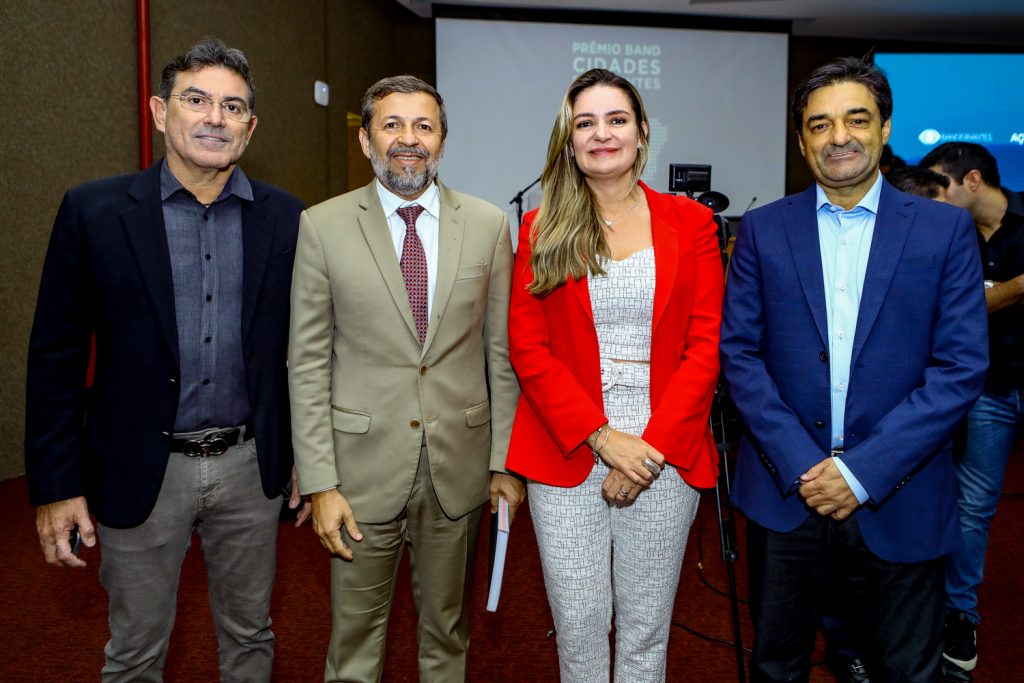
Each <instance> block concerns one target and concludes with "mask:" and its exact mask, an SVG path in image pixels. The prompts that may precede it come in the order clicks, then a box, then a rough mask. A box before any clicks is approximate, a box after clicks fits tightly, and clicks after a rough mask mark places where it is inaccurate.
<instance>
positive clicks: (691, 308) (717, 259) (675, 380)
mask: <svg viewBox="0 0 1024 683" xmlns="http://www.w3.org/2000/svg"><path fill="white" fill-rule="evenodd" d="M641 187H642V188H643V190H644V192H645V194H646V195H647V203H648V205H649V206H650V210H651V232H652V233H653V240H654V261H655V266H656V275H655V287H654V317H653V333H652V338H651V420H650V422H648V423H647V428H646V429H645V430H644V433H643V439H644V441H646V442H647V443H649V444H650V445H651V446H653V447H655V448H657V449H658V450H659V451H661V452H662V453H663V454H664V455H665V457H666V458H667V460H668V462H669V463H671V464H672V465H675V467H676V468H678V470H679V473H680V474H681V475H682V477H683V479H685V480H686V482H687V483H689V484H690V485H691V486H695V487H710V486H713V485H714V484H715V479H716V477H717V476H718V455H717V453H716V451H715V444H714V439H713V438H712V436H711V431H710V429H709V426H708V415H709V414H710V411H711V400H712V398H713V396H714V391H715V385H716V383H717V381H718V335H719V322H720V319H721V314H722V290H723V288H724V287H723V284H724V283H723V274H722V260H721V255H720V252H719V250H718V239H717V235H716V227H715V224H714V222H713V220H712V215H711V211H710V210H709V209H707V208H706V207H704V206H702V205H700V204H698V203H697V202H694V201H692V200H690V199H685V198H682V197H673V196H670V195H663V194H660V193H657V192H654V191H653V190H651V189H650V188H649V187H647V185H645V184H643V183H641ZM534 218H536V211H531V212H530V213H528V214H527V215H526V218H525V220H524V222H523V226H522V228H521V229H520V231H519V248H518V250H517V252H516V260H515V270H514V275H513V280H512V301H511V308H510V311H509V352H510V357H511V360H512V367H513V368H514V369H515V371H516V375H518V377H519V384H520V386H521V387H522V395H521V396H520V398H519V405H518V407H517V408H516V416H515V422H514V423H513V426H512V441H511V444H510V446H509V454H508V459H507V460H506V467H508V469H510V470H513V471H515V472H518V473H519V474H521V475H523V476H525V477H528V478H529V479H532V480H534V481H539V482H541V483H544V484H549V485H553V486H576V485H578V484H580V483H581V482H582V481H583V480H584V479H586V478H587V475H588V474H590V470H591V468H593V466H594V458H593V455H592V454H591V451H590V448H589V447H588V446H587V445H586V443H585V441H584V440H585V439H586V438H587V437H588V436H589V435H590V434H591V433H592V432H593V431H594V430H595V429H597V428H598V427H599V426H601V425H602V424H604V423H605V422H607V421H608V418H607V417H605V414H604V402H603V398H602V395H601V367H600V355H599V351H598V343H597V332H596V331H595V329H594V316H593V312H592V311H591V308H590V291H589V289H588V287H587V279H586V278H582V279H580V280H573V279H571V278H570V279H569V280H568V281H567V282H566V283H565V284H564V285H563V286H561V287H558V288H557V289H556V290H554V291H553V292H550V293H549V294H547V295H546V296H543V297H539V296H535V295H533V294H530V293H529V292H528V291H527V290H526V286H527V285H528V284H529V283H530V282H532V281H533V273H532V271H531V269H530V233H531V226H532V223H533V220H534Z"/></svg>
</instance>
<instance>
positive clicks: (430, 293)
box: [375, 180, 441, 316]
mask: <svg viewBox="0 0 1024 683" xmlns="http://www.w3.org/2000/svg"><path fill="white" fill-rule="evenodd" d="M375 183H376V186H377V196H378V197H380V204H381V206H383V207H384V217H385V218H386V219H387V221H388V230H390V231H391V241H392V242H393V243H394V245H395V254H397V255H398V260H399V261H401V260H402V246H403V244H404V243H405V221H404V220H402V217H401V216H399V215H398V213H396V212H397V211H398V209H400V208H402V207H403V206H412V205H413V204H419V205H420V206H422V207H423V212H422V213H421V214H420V215H419V218H417V219H416V234H417V235H419V238H420V242H421V243H422V244H423V254H424V256H426V258H427V315H428V316H429V315H430V313H431V312H432V310H433V307H434V288H435V286H436V285H437V243H438V241H439V237H438V232H439V229H440V225H441V224H440V218H441V193H440V191H439V190H438V189H437V183H431V184H430V187H428V188H427V190H426V191H425V192H424V193H423V194H421V195H420V196H419V197H417V198H416V199H414V200H412V201H409V200H408V199H404V198H402V197H399V196H398V195H397V194H395V193H393V192H391V190H389V189H387V188H386V187H384V185H382V184H381V182H380V180H377V181H375Z"/></svg>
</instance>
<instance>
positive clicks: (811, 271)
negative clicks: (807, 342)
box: [783, 185, 828, 348]
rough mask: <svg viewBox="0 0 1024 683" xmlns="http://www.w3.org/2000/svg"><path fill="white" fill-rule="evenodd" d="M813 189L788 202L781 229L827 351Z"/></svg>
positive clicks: (812, 186)
mask: <svg viewBox="0 0 1024 683" xmlns="http://www.w3.org/2000/svg"><path fill="white" fill-rule="evenodd" d="M815 187H816V186H814V185H811V187H810V188H809V189H807V190H805V191H804V192H801V193H800V194H797V195H793V196H792V197H788V198H787V200H786V201H787V203H786V207H785V209H784V211H783V221H784V226H783V228H784V231H785V233H786V240H787V241H788V242H789V250H790V253H791V254H792V255H793V264H794V266H795V267H796V274H797V278H798V279H799V280H800V287H801V289H803V292H804V298H805V299H806V300H807V305H808V306H809V307H810V309H811V315H812V316H813V317H814V324H815V326H817V328H818V334H819V335H821V340H822V343H823V344H824V345H825V348H828V312H827V311H826V310H825V283H824V280H823V276H822V274H821V245H820V242H819V241H818V219H817V213H816V207H815V206H814V200H815V198H816V196H817V193H816V191H815Z"/></svg>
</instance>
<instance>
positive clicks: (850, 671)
mask: <svg viewBox="0 0 1024 683" xmlns="http://www.w3.org/2000/svg"><path fill="white" fill-rule="evenodd" d="M826 664H827V666H828V670H829V671H831V672H832V674H833V675H834V676H835V677H836V678H837V679H838V680H839V683H871V678H870V677H869V676H868V668H867V667H866V666H865V665H864V662H863V661H861V660H859V659H848V658H847V657H843V656H842V655H832V656H831V657H828V658H827V660H826Z"/></svg>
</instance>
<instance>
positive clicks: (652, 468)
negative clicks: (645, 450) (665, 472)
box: [640, 458, 661, 476]
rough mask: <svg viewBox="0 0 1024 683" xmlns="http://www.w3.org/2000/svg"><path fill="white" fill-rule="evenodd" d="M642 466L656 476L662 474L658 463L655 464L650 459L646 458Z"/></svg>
mask: <svg viewBox="0 0 1024 683" xmlns="http://www.w3.org/2000/svg"><path fill="white" fill-rule="evenodd" d="M640 464H642V465H643V466H644V467H646V468H647V469H648V470H649V471H650V473H651V474H653V475H654V476H658V475H659V474H661V467H660V466H659V465H658V463H656V462H654V461H653V460H651V459H650V458H644V459H643V461H641V463H640Z"/></svg>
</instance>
